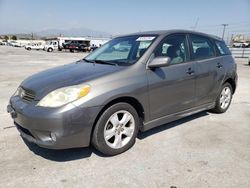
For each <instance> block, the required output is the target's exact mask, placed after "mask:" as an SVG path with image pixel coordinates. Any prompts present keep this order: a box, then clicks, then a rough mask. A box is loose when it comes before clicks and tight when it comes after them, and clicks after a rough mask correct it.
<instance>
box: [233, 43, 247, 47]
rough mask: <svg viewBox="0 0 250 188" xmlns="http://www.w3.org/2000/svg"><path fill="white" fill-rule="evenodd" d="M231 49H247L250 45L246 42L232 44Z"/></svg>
mask: <svg viewBox="0 0 250 188" xmlns="http://www.w3.org/2000/svg"><path fill="white" fill-rule="evenodd" d="M233 47H234V48H248V47H250V44H249V43H248V42H234V43H233Z"/></svg>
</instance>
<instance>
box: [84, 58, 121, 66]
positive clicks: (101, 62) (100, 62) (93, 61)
mask: <svg viewBox="0 0 250 188" xmlns="http://www.w3.org/2000/svg"><path fill="white" fill-rule="evenodd" d="M83 60H84V61H86V62H88V63H98V64H106V65H114V66H117V64H116V63H111V62H108V61H103V60H98V59H95V60H94V59H93V60H88V59H83Z"/></svg>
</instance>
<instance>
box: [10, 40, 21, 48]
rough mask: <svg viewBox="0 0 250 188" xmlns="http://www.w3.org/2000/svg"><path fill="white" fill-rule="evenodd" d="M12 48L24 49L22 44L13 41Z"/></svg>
mask: <svg viewBox="0 0 250 188" xmlns="http://www.w3.org/2000/svg"><path fill="white" fill-rule="evenodd" d="M11 46H13V47H19V48H20V47H23V45H22V44H20V43H18V42H16V41H13V42H11Z"/></svg>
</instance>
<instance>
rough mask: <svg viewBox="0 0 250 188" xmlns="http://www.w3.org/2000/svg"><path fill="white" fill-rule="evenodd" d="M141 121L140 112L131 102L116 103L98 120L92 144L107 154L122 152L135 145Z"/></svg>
mask: <svg viewBox="0 0 250 188" xmlns="http://www.w3.org/2000/svg"><path fill="white" fill-rule="evenodd" d="M139 122H140V121H139V117H138V114H137V112H136V110H135V109H134V108H133V107H132V106H131V105H130V104H128V103H117V104H114V105H113V106H111V107H109V108H108V109H106V110H105V111H104V112H103V114H102V115H101V116H100V118H99V120H98V121H97V124H96V126H95V129H94V132H93V136H92V144H93V145H94V147H95V148H96V149H97V150H99V151H100V152H102V153H104V154H106V155H117V154H120V153H122V152H124V151H126V150H128V149H129V148H131V147H132V146H133V145H134V143H135V140H136V136H137V133H138V130H139Z"/></svg>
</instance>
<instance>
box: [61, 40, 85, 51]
mask: <svg viewBox="0 0 250 188" xmlns="http://www.w3.org/2000/svg"><path fill="white" fill-rule="evenodd" d="M63 47H64V49H68V50H69V51H70V52H75V51H82V52H85V51H90V48H89V47H90V46H89V42H86V41H80V40H72V41H69V42H67V43H64V44H63Z"/></svg>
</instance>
